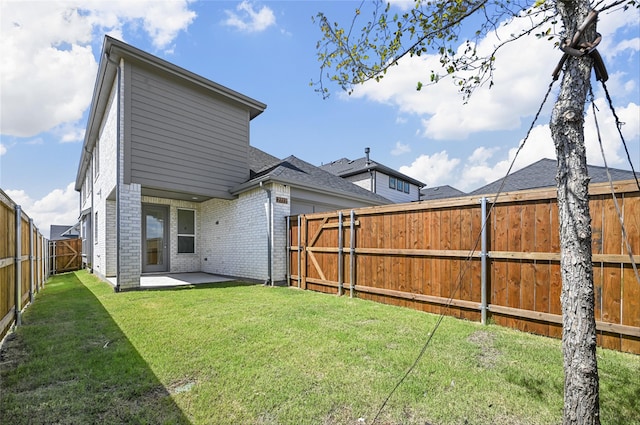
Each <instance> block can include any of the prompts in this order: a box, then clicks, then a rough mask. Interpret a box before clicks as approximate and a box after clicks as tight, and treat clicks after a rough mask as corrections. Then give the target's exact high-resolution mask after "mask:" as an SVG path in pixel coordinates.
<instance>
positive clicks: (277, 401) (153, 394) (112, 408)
mask: <svg viewBox="0 0 640 425" xmlns="http://www.w3.org/2000/svg"><path fill="white" fill-rule="evenodd" d="M436 320H437V316H434V315H430V314H426V313H421V312H417V311H414V310H410V309H404V308H400V307H393V306H386V305H381V304H376V303H373V302H369V301H363V300H358V299H349V298H348V297H336V296H331V295H323V294H318V293H313V292H305V291H300V290H296V289H291V288H269V287H263V286H259V285H249V284H238V283H228V284H224V283H223V284H211V285H199V286H197V287H195V288H184V289H175V290H156V291H151V290H148V291H138V292H126V293H120V294H116V293H114V292H113V289H112V288H111V287H110V286H109V285H107V284H105V283H103V282H101V281H99V280H98V279H96V278H95V277H94V276H92V275H89V274H87V273H85V272H78V273H72V274H66V275H58V276H55V277H53V278H52V279H51V280H50V281H49V282H48V284H47V286H46V289H45V290H44V291H43V292H41V293H40V294H39V295H38V296H37V298H36V301H35V303H34V304H33V305H32V306H31V307H29V308H28V309H27V310H26V312H25V313H24V316H23V326H21V327H20V328H18V329H17V331H16V333H15V334H14V335H12V336H11V337H10V338H9V339H8V340H7V341H6V342H5V344H4V346H3V348H2V352H1V353H0V422H2V423H7V424H31V423H33V424H41V423H47V424H49V423H60V424H94V423H105V424H120V423H122V424H145V423H148V424H162V423H168V424H171V423H175V424H182V423H184V424H187V423H191V424H264V425H266V424H327V425H328V424H362V423H364V424H371V423H372V421H373V418H374V416H375V415H376V413H377V411H378V409H379V407H380V405H381V404H382V402H383V401H384V399H385V398H386V397H387V395H388V394H389V392H390V391H391V389H392V388H393V387H394V386H395V385H396V383H397V381H398V379H400V377H401V376H402V375H403V374H404V372H405V371H406V370H407V369H408V367H409V366H410V365H411V364H412V363H413V362H414V360H415V358H416V355H417V354H418V353H419V351H420V349H421V348H422V345H423V343H424V341H425V339H426V338H427V335H428V333H429V332H430V331H431V330H432V328H433V325H434V324H435V322H436ZM598 362H599V368H600V389H601V392H600V397H601V415H602V423H603V424H640V378H639V377H640V356H634V355H629V354H623V353H618V352H614V351H609V350H598ZM562 388H563V375H562V354H561V348H560V341H558V340H553V339H548V338H543V337H538V336H534V335H529V334H525V333H520V332H517V331H513V330H509V329H505V328H500V327H497V326H481V325H480V324H477V323H472V322H465V321H460V320H456V319H452V318H446V319H445V320H444V321H443V323H442V325H441V326H440V328H439V330H438V332H437V333H436V335H435V336H434V338H433V340H432V343H431V345H430V346H429V348H428V349H427V351H426V354H425V356H424V357H423V359H422V360H421V362H420V363H419V365H418V367H417V368H416V369H415V370H414V371H413V373H412V374H411V375H409V377H408V378H407V379H406V380H405V382H404V383H403V384H402V385H401V386H400V387H399V388H398V390H397V391H396V393H395V394H394V395H393V397H392V398H391V399H390V400H389V403H388V404H387V407H386V408H385V410H384V411H383V412H382V414H381V415H380V417H379V418H378V421H377V423H378V424H422V425H424V424H425V423H429V424H437V425H444V424H498V425H500V424H503V425H506V424H515V425H519V424H559V423H560V422H561V419H562Z"/></svg>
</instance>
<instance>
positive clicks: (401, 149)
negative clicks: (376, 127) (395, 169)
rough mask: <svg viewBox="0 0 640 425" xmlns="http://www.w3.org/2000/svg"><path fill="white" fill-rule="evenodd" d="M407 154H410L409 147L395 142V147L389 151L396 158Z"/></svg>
mask: <svg viewBox="0 0 640 425" xmlns="http://www.w3.org/2000/svg"><path fill="white" fill-rule="evenodd" d="M408 152H411V146H409V145H408V144H405V143H401V142H399V141H398V142H396V146H395V147H394V148H393V149H392V150H391V155H393V156H398V155H402V154H404V153H408Z"/></svg>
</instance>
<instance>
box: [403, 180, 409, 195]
mask: <svg viewBox="0 0 640 425" xmlns="http://www.w3.org/2000/svg"><path fill="white" fill-rule="evenodd" d="M404 193H409V182H404Z"/></svg>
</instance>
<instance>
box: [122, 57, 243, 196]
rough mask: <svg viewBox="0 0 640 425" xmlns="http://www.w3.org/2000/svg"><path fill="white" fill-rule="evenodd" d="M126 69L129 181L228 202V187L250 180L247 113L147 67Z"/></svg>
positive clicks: (129, 65) (235, 104) (239, 107)
mask: <svg viewBox="0 0 640 425" xmlns="http://www.w3.org/2000/svg"><path fill="white" fill-rule="evenodd" d="M127 65H128V66H127V69H126V71H125V78H126V79H127V80H126V82H125V83H126V85H127V88H128V91H127V93H129V99H127V100H128V102H127V104H128V107H129V111H128V112H129V113H128V114H126V116H127V118H128V120H129V122H128V125H127V127H128V128H127V129H126V134H127V135H128V138H129V141H128V143H127V144H128V146H127V148H128V149H126V152H127V155H126V157H127V158H126V164H125V169H126V170H125V171H126V173H127V174H128V176H129V178H130V181H131V182H133V183H140V184H141V185H142V186H143V187H144V186H148V187H153V188H156V189H170V190H180V191H184V192H188V193H194V194H202V195H208V196H214V197H225V198H228V197H229V196H230V195H229V192H228V191H229V188H231V187H234V186H236V185H238V184H240V183H242V182H244V181H246V180H247V179H248V177H249V166H248V149H249V110H248V108H247V107H245V106H242V105H240V104H238V103H237V102H235V101H232V100H229V99H226V98H225V97H223V96H221V95H219V94H216V93H212V92H209V91H206V90H205V89H203V88H201V87H198V86H196V85H194V84H191V83H188V82H184V81H180V80H178V79H177V78H175V77H174V76H172V75H169V74H164V73H159V72H157V73H151V72H149V71H148V69H147V68H145V67H144V65H139V64H137V63H133V62H129V63H128V64H127ZM127 71H128V72H127Z"/></svg>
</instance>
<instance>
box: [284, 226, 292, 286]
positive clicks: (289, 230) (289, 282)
mask: <svg viewBox="0 0 640 425" xmlns="http://www.w3.org/2000/svg"><path fill="white" fill-rule="evenodd" d="M286 229H287V244H286V245H287V249H286V251H285V253H286V257H285V260H286V262H287V275H286V276H285V279H286V280H287V286H289V285H291V217H290V216H287V227H286Z"/></svg>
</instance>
